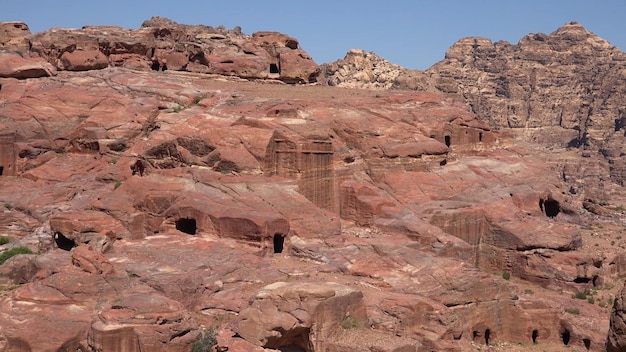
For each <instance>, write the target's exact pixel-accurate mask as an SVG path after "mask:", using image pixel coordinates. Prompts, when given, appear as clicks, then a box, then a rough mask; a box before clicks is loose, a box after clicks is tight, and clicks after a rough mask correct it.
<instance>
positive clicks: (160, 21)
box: [141, 16, 178, 27]
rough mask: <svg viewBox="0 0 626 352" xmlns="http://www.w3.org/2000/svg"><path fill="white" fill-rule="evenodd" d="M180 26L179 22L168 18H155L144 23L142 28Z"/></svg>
mask: <svg viewBox="0 0 626 352" xmlns="http://www.w3.org/2000/svg"><path fill="white" fill-rule="evenodd" d="M176 25H178V22H176V21H174V20H171V19H169V18H166V17H161V16H153V17H151V18H150V19H149V20H145V21H143V23H142V24H141V27H171V26H176Z"/></svg>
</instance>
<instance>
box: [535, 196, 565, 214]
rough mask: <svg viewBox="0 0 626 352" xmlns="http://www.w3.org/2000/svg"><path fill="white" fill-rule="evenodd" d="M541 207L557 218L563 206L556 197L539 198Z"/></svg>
mask: <svg viewBox="0 0 626 352" xmlns="http://www.w3.org/2000/svg"><path fill="white" fill-rule="evenodd" d="M539 208H540V209H541V211H542V212H543V213H544V214H546V216H547V217H549V218H555V217H556V216H557V215H559V213H560V212H561V206H560V204H559V202H558V201H556V200H554V199H546V200H543V199H539Z"/></svg>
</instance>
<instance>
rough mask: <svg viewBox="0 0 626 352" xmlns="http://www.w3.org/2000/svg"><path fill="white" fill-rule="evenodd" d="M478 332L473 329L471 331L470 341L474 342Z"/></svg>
mask: <svg viewBox="0 0 626 352" xmlns="http://www.w3.org/2000/svg"><path fill="white" fill-rule="evenodd" d="M478 336H479V334H478V331H476V330H474V331H472V341H474V342H476V339H477V338H478Z"/></svg>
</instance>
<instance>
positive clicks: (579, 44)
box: [427, 22, 626, 200]
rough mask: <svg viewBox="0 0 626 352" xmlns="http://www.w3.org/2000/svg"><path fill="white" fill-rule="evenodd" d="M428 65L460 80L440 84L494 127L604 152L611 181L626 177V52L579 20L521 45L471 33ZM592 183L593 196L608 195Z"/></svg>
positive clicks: (537, 140)
mask: <svg viewBox="0 0 626 352" xmlns="http://www.w3.org/2000/svg"><path fill="white" fill-rule="evenodd" d="M427 72H429V73H431V74H437V75H439V76H440V77H441V78H443V79H446V80H447V81H449V80H452V79H453V80H454V81H456V82H457V87H454V88H453V89H446V88H445V86H444V85H441V84H437V83H435V85H436V86H437V87H438V88H440V89H441V90H442V91H453V92H457V90H458V92H459V93H461V94H463V96H464V97H465V98H466V100H467V102H468V104H469V105H470V107H471V109H472V111H473V112H475V113H476V114H478V115H479V116H483V117H484V118H485V120H486V121H488V122H489V125H490V126H491V127H492V128H494V129H507V130H509V131H512V132H515V133H516V134H517V135H519V136H520V137H521V138H524V140H526V141H529V142H534V143H539V144H542V145H545V146H558V147H572V148H579V149H581V150H589V151H590V152H594V153H598V152H599V153H600V154H602V155H603V156H604V157H605V158H606V161H607V162H608V165H605V167H606V168H608V171H609V172H608V174H609V175H610V178H611V181H613V182H615V183H617V184H619V185H624V172H623V170H624V161H623V157H622V156H623V154H624V150H625V149H624V148H625V145H624V138H623V137H624V136H623V135H624V130H623V127H624V121H626V117H625V116H626V115H624V114H625V112H624V108H623V102H624V99H626V96H625V93H624V92H626V54H624V52H622V51H621V50H620V49H619V48H616V47H614V46H612V45H611V44H610V43H609V42H607V41H606V40H604V39H602V38H600V37H598V36H597V35H595V34H593V33H591V32H589V31H587V30H586V29H585V28H584V27H583V26H582V25H581V24H580V23H576V22H571V23H568V24H565V25H564V26H563V27H561V28H559V29H557V30H556V31H554V32H553V33H551V34H549V35H546V34H543V33H538V34H529V35H527V36H526V37H524V38H522V39H520V41H519V42H518V43H517V44H515V45H512V44H510V43H507V42H504V41H500V42H496V43H493V42H492V41H491V40H489V39H487V38H473V37H471V38H464V39H462V40H460V41H458V42H457V43H455V44H454V45H453V46H452V47H451V48H450V49H449V50H448V52H447V53H446V57H445V59H444V60H443V61H440V62H438V63H437V64H435V65H434V66H433V67H431V68H430V69H428V70H427ZM575 178H576V179H577V181H576V182H582V179H583V177H575ZM599 181H603V180H599ZM595 182H598V180H597V179H596V180H595ZM574 188H577V187H574ZM589 188H590V187H588V188H587V189H586V191H587V192H588V193H589V194H588V195H587V196H588V197H589V198H592V199H596V200H602V198H603V197H605V194H604V193H603V192H602V191H601V190H598V189H595V190H594V189H589ZM577 191H581V190H580V189H577Z"/></svg>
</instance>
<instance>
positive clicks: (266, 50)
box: [0, 17, 319, 83]
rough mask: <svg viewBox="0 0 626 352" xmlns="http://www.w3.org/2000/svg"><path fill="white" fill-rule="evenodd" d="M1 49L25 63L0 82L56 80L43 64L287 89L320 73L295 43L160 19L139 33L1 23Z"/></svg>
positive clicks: (4, 72) (6, 71)
mask: <svg viewBox="0 0 626 352" xmlns="http://www.w3.org/2000/svg"><path fill="white" fill-rule="evenodd" d="M0 49H4V50H7V51H10V52H18V53H20V54H21V56H22V57H21V58H11V65H10V66H9V65H8V64H5V65H4V66H5V67H2V66H0V77H15V78H26V77H33V76H37V75H38V74H39V75H41V76H49V75H52V74H53V72H52V70H50V69H49V68H46V69H43V68H40V67H41V66H42V65H41V63H40V62H38V61H35V59H36V58H38V59H41V58H44V59H46V61H47V62H48V63H50V64H52V65H53V66H54V68H56V69H58V70H67V71H87V70H93V69H102V68H105V67H109V66H115V67H126V68H131V69H140V70H151V69H152V70H155V71H164V70H173V71H187V72H196V73H208V74H219V75H227V76H237V77H242V78H247V79H277V80H281V81H284V82H287V83H308V82H314V81H315V80H316V78H317V75H318V74H319V67H318V65H317V64H316V63H315V62H313V59H311V57H310V56H309V55H308V54H307V53H306V52H305V51H304V50H302V49H301V48H300V46H299V43H298V41H297V40H296V39H295V38H292V37H289V36H287V35H285V34H281V33H277V32H257V33H254V34H253V35H252V36H249V35H246V34H243V33H242V32H241V29H240V28H238V27H237V28H235V29H233V30H227V29H225V28H223V27H221V26H220V27H217V28H214V27H210V26H204V25H195V26H194V25H183V24H178V23H176V22H174V21H171V20H169V19H166V18H161V17H153V18H151V19H150V20H147V21H145V22H144V23H143V24H142V26H141V28H138V29H125V28H121V27H116V26H85V27H83V28H82V29H64V28H54V29H50V30H47V31H45V32H41V33H36V34H31V33H30V31H29V29H28V26H26V24H24V23H20V22H11V23H3V24H2V25H1V26H0ZM7 61H9V60H8V59H7V58H5V59H4V60H3V62H5V63H6V62H7ZM36 68H40V69H39V70H36ZM35 72H38V73H35Z"/></svg>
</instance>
